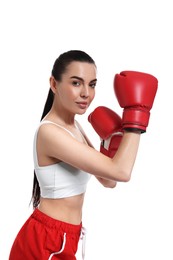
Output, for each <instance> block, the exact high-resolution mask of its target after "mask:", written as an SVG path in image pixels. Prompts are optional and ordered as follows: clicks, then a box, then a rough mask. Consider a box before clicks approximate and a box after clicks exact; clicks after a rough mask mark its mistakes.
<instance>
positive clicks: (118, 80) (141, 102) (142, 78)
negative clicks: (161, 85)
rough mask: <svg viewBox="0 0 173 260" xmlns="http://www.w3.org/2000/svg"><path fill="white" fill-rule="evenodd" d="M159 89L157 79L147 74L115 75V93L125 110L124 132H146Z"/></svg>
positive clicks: (129, 72) (124, 73) (125, 73)
mask: <svg viewBox="0 0 173 260" xmlns="http://www.w3.org/2000/svg"><path fill="white" fill-rule="evenodd" d="M157 87H158V80H157V78H155V77H154V76H152V75H150V74H147V73H143V72H137V71H122V72H121V73H120V74H116V75H115V77H114V91H115V95H116V97H117V100H118V102H119V104H120V106H121V107H122V108H124V111H123V116H122V125H123V129H124V130H129V131H135V130H138V131H140V132H141V133H143V132H146V128H147V126H148V123H149V118H150V110H151V108H152V106H153V102H154V98H155V95H156V92H157Z"/></svg>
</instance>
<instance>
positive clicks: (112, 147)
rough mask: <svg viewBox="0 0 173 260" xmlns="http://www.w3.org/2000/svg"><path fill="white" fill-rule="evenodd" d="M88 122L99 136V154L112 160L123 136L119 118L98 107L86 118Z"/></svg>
mask: <svg viewBox="0 0 173 260" xmlns="http://www.w3.org/2000/svg"><path fill="white" fill-rule="evenodd" d="M88 121H89V122H90V123H91V125H92V127H93V128H94V130H95V131H96V133H97V134H98V135H99V136H100V139H101V144H100V152H101V153H103V154H104V155H106V156H109V157H111V158H112V157H113V156H114V155H115V153H116V151H117V149H118V147H119V144H120V142H121V139H122V136H123V131H122V121H121V118H120V116H119V115H117V114H116V113H115V112H114V111H112V110H111V109H109V108H107V107H104V106H99V107H97V108H96V109H95V110H94V111H93V112H92V113H91V114H90V115H89V116H88Z"/></svg>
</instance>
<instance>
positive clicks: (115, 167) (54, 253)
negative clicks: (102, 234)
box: [9, 51, 140, 260]
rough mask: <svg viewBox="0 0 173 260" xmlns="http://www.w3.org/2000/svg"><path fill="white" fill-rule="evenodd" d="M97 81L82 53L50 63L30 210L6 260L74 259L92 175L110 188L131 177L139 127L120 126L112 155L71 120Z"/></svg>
mask: <svg viewBox="0 0 173 260" xmlns="http://www.w3.org/2000/svg"><path fill="white" fill-rule="evenodd" d="M96 82H97V78H96V65H95V62H94V60H93V59H92V58H91V57H90V56H89V55H88V54H86V53H85V52H82V51H69V52H66V53H63V54H61V55H60V56H59V58H58V59H57V60H56V61H55V63H54V66H53V70H52V75H51V77H50V90H49V94H48V98H47V101H46V104H45V108H44V111H43V115H42V118H41V123H40V125H39V127H38V129H37V131H36V134H35V139H34V166H35V171H34V185H33V194H32V200H33V207H34V212H33V214H32V215H31V216H30V217H29V219H28V220H27V221H26V223H25V224H24V225H23V227H22V228H21V230H20V231H19V233H18V235H17V237H16V239H15V241H14V243H13V246H12V249H11V253H10V257H9V259H10V260H19V259H21V260H23V259H25V260H26V259H28V260H32V259H39V260H41V259H42V260H46V259H64V260H74V259H76V257H75V254H76V251H77V246H78V241H79V238H80V235H81V233H82V231H83V228H82V206H83V201H84V195H85V191H86V186H87V183H88V181H89V179H90V176H91V175H94V176H95V177H96V178H97V179H98V181H100V182H101V183H102V184H103V185H104V186H105V187H110V188H113V187H115V186H116V182H117V181H124V182H126V181H129V180H130V176H131V172H132V168H133V165H134V162H135V158H136V154H137V150H138V145H139V140H140V131H139V130H136V129H135V131H124V134H123V137H122V140H121V143H120V146H119V149H118V151H117V153H116V155H115V156H113V158H110V157H108V156H105V155H104V154H103V153H101V152H99V151H97V150H95V149H94V148H93V147H92V145H91V143H90V141H89V139H88V137H87V136H86V134H85V132H84V130H83V129H82V127H81V126H80V124H79V123H78V122H77V121H76V120H75V115H76V114H78V115H82V114H84V113H85V112H86V110H87V108H88V107H89V105H90V104H91V102H92V100H93V99H94V95H95V86H96Z"/></svg>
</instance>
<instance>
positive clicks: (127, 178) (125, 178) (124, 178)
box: [119, 172, 131, 182]
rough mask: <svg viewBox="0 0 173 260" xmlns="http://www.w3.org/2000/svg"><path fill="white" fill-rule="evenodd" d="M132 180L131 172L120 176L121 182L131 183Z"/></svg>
mask: <svg viewBox="0 0 173 260" xmlns="http://www.w3.org/2000/svg"><path fill="white" fill-rule="evenodd" d="M130 180H131V172H121V173H120V175H119V181H120V182H129V181H130Z"/></svg>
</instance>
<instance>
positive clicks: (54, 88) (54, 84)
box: [49, 76, 57, 93]
mask: <svg viewBox="0 0 173 260" xmlns="http://www.w3.org/2000/svg"><path fill="white" fill-rule="evenodd" d="M49 83H50V88H51V90H52V92H53V93H55V92H56V89H57V82H56V80H55V78H54V77H53V76H51V77H50V79H49Z"/></svg>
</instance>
